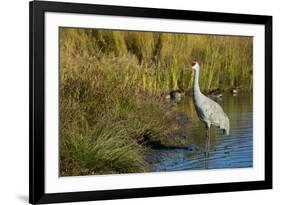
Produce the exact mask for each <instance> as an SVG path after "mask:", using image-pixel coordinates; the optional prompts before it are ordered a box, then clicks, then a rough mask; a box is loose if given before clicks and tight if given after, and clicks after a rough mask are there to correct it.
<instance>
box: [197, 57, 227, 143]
mask: <svg viewBox="0 0 281 205" xmlns="http://www.w3.org/2000/svg"><path fill="white" fill-rule="evenodd" d="M192 69H193V70H194V71H195V74H194V79H193V88H192V91H193V103H194V105H195V109H196V113H197V115H198V118H199V119H200V121H201V122H203V123H204V124H205V126H206V129H207V134H206V135H207V138H206V139H207V141H206V146H207V147H209V145H210V137H211V136H210V134H211V133H210V131H211V126H216V127H218V128H219V129H222V130H224V133H225V134H226V135H229V119H228V117H227V115H226V114H225V113H224V111H223V109H222V108H221V106H220V105H219V104H218V103H216V102H215V101H213V100H211V99H210V98H208V97H206V96H205V95H203V94H202V93H201V91H200V87H199V71H200V66H199V63H198V62H193V63H192Z"/></svg>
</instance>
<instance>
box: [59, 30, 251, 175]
mask: <svg viewBox="0 0 281 205" xmlns="http://www.w3.org/2000/svg"><path fill="white" fill-rule="evenodd" d="M59 34H60V175H61V176H78V175H91V174H117V173H140V172H147V171H150V168H149V165H148V163H147V162H146V161H145V159H144V155H145V153H146V152H147V151H149V150H150V149H153V146H156V145H163V146H165V145H166V146H175V145H183V144H184V142H183V141H184V140H182V139H179V138H178V137H176V134H174V133H175V130H177V129H178V128H179V124H181V123H188V122H189V121H190V119H189V117H188V115H187V114H185V113H184V114H183V113H177V111H175V110H173V106H172V105H171V103H169V102H166V101H165V95H166V94H168V93H169V92H170V91H172V90H177V89H180V90H181V91H184V92H185V93H186V95H187V94H188V93H190V90H191V86H192V72H191V69H190V63H191V62H192V61H193V60H197V61H199V62H200V64H201V72H200V87H201V88H202V90H203V91H204V92H205V93H208V92H209V91H211V90H213V89H216V88H219V89H220V90H223V91H225V92H229V90H231V89H233V88H238V89H239V90H240V91H241V92H251V91H252V78H253V76H252V52H253V51H252V47H253V46H252V38H251V37H234V36H215V35H194V34H192V35H191V34H170V33H157V32H153V33H152V32H128V31H111V30H96V29H77V28H60V30H59ZM240 91H239V92H240ZM152 110H153V112H152ZM175 116H181V117H180V118H179V119H178V117H175ZM176 118H177V119H176Z"/></svg>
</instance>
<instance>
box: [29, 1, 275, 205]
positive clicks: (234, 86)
mask: <svg viewBox="0 0 281 205" xmlns="http://www.w3.org/2000/svg"><path fill="white" fill-rule="evenodd" d="M29 172H30V176H29V177H30V203H32V204H41V203H57V202H74V201H90V200H106V199H121V198H132V197H153V196H167V195H182V194H198V193H213V192H229V191H242V190H243V191H244V190H257V189H270V188H272V17H271V16H262V15H248V14H230V13H214V12H208V11H204V12H203V11H200V12H199V11H184V10H169V9H156V8H136V7H123V6H105V5H91V4H77V3H58V2H46V1H44V2H41V1H33V2H30V171H29Z"/></svg>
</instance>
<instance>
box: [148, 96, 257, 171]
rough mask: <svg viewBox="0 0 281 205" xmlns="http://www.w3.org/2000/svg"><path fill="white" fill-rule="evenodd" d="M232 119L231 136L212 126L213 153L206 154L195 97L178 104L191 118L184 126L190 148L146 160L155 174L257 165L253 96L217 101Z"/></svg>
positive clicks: (152, 155) (160, 151)
mask: <svg viewBox="0 0 281 205" xmlns="http://www.w3.org/2000/svg"><path fill="white" fill-rule="evenodd" d="M216 101H217V102H218V103H219V104H220V105H221V106H222V108H223V110H224V111H225V113H226V114H227V115H228V117H229V120H230V135H229V136H226V135H223V133H222V131H219V130H217V128H215V127H212V131H211V142H210V147H209V154H208V155H206V152H205V151H206V149H205V140H206V129H205V127H204V125H203V123H202V122H200V121H199V119H198V117H197V115H196V112H195V109H194V105H193V101H192V97H189V96H187V97H186V98H185V99H184V100H183V101H182V102H179V103H177V104H175V109H176V110H177V111H180V112H184V113H186V114H187V115H188V116H189V117H191V120H192V121H191V122H190V123H185V125H184V128H183V129H184V135H185V136H186V137H185V141H186V146H178V147H177V146H174V147H172V148H171V147H169V148H162V149H156V150H153V151H151V152H150V153H148V154H147V156H146V159H147V161H148V163H149V164H150V165H151V169H152V171H157V172H159V171H179V170H196V169H218V168H244V167H252V166H253V125H252V121H253V119H252V118H253V113H252V95H251V94H249V93H238V95H237V96H232V95H224V96H223V97H222V99H220V100H216Z"/></svg>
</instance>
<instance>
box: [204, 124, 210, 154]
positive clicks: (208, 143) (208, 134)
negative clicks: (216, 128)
mask: <svg viewBox="0 0 281 205" xmlns="http://www.w3.org/2000/svg"><path fill="white" fill-rule="evenodd" d="M206 128H207V129H206V142H205V154H206V156H208V155H209V147H210V139H211V126H209V125H207V126H206Z"/></svg>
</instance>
